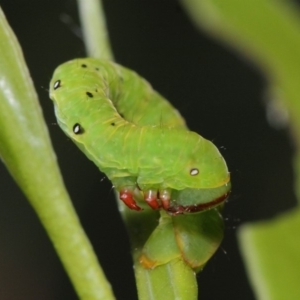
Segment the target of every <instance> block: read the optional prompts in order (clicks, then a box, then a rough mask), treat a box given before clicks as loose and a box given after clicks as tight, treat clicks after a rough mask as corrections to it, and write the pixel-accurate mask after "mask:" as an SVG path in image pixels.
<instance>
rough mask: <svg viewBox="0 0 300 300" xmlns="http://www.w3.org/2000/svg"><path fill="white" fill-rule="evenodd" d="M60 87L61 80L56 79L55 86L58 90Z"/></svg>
mask: <svg viewBox="0 0 300 300" xmlns="http://www.w3.org/2000/svg"><path fill="white" fill-rule="evenodd" d="M59 87H60V80H56V81H55V82H54V85H53V88H54V89H55V90H56V89H58V88H59Z"/></svg>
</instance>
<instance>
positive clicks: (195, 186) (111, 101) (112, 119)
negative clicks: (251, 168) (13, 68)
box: [50, 58, 230, 214]
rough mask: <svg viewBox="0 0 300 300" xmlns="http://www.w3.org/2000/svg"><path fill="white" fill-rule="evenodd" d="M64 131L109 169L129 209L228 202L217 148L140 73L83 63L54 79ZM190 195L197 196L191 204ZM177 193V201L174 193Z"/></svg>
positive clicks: (173, 209)
mask: <svg viewBox="0 0 300 300" xmlns="http://www.w3.org/2000/svg"><path fill="white" fill-rule="evenodd" d="M50 98H51V99H52V100H53V102H54V106H55V114H56V118H57V121H58V124H59V126H60V127H61V128H62V129H63V131H64V132H65V133H66V134H67V135H68V136H69V137H70V138H71V139H72V140H73V141H74V142H75V143H76V145H77V146H78V147H79V148H80V149H81V150H82V151H83V152H84V153H85V154H86V155H87V157H88V158H89V159H91V160H92V161H93V162H94V163H95V164H96V165H97V166H98V167H99V169H100V170H101V171H102V172H104V173H105V174H106V175H107V177H108V178H109V179H110V180H111V181H112V183H113V185H114V187H115V188H116V189H117V190H118V192H119V195H120V199H121V200H122V201H124V203H125V204H126V205H127V206H128V207H129V208H131V209H134V210H141V207H140V206H139V205H138V204H137V201H138V202H141V200H142V199H144V200H145V201H146V203H147V204H148V205H149V206H151V207H152V208H153V209H159V208H163V209H165V210H166V211H168V212H169V213H171V214H180V213H184V212H194V211H201V210H206V209H209V208H211V207H213V206H216V205H218V204H220V203H222V202H223V201H224V200H225V199H226V198H227V196H228V192H229V190H230V183H229V180H230V176H229V172H228V170H227V166H226V163H225V161H224V159H223V157H222V156H221V154H220V153H219V151H218V149H217V148H216V147H215V146H214V145H213V143H211V142H210V141H208V140H206V139H204V138H203V137H201V136H200V135H198V134H197V133H195V132H191V131H188V130H187V128H186V125H185V122H184V120H183V118H182V117H181V116H180V114H179V113H178V111H177V110H175V109H174V108H173V107H172V106H171V104H170V103H169V102H168V101H167V100H165V99H164V98H163V97H162V96H161V95H159V94H158V93H157V92H155V91H154V90H153V89H152V87H151V86H150V84H149V83H148V82H146V81H145V80H144V79H142V78H141V77H140V76H138V75H137V74H136V73H135V72H133V71H131V70H129V69H126V68H124V67H122V66H120V65H117V64H115V63H112V62H109V61H105V60H99V59H93V58H83V59H75V60H72V61H69V62H66V63H64V64H62V65H60V66H59V67H58V68H57V69H56V70H55V72H54V75H53V78H52V80H51V82H50ZM185 193H194V194H195V195H194V197H193V199H192V200H185V199H191V198H190V197H185V196H184V194H185ZM175 195H176V196H175Z"/></svg>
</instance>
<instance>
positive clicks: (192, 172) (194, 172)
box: [190, 168, 199, 176]
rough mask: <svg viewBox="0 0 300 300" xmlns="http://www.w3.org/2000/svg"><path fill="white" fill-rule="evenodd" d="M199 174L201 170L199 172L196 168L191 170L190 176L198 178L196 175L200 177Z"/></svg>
mask: <svg viewBox="0 0 300 300" xmlns="http://www.w3.org/2000/svg"><path fill="white" fill-rule="evenodd" d="M198 174H199V170H198V169H196V168H194V169H191V170H190V175H191V176H196V175H198Z"/></svg>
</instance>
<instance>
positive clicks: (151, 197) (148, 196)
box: [144, 189, 161, 210]
mask: <svg viewBox="0 0 300 300" xmlns="http://www.w3.org/2000/svg"><path fill="white" fill-rule="evenodd" d="M144 199H145V201H146V202H147V204H148V205H149V206H150V207H151V208H152V209H155V210H156V209H159V208H160V207H161V205H160V203H159V202H158V201H157V190H153V189H151V190H147V191H144Z"/></svg>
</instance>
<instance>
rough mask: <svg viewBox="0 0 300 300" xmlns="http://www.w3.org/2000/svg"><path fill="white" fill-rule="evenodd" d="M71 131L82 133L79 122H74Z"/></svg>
mask: <svg viewBox="0 0 300 300" xmlns="http://www.w3.org/2000/svg"><path fill="white" fill-rule="evenodd" d="M73 132H74V133H75V134H80V133H83V130H82V128H81V126H80V124H78V123H76V124H75V125H74V126H73Z"/></svg>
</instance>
